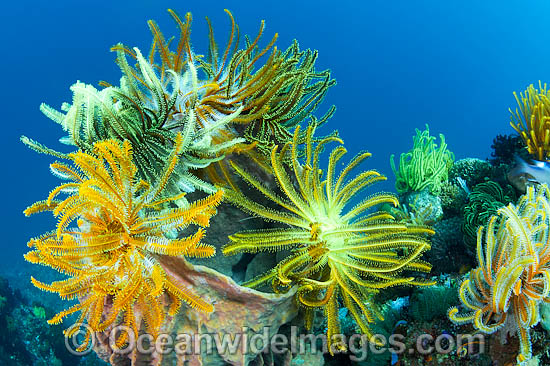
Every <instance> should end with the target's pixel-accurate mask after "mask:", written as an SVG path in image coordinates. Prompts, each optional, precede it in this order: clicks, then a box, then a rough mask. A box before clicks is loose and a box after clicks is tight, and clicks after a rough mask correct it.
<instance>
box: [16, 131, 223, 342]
mask: <svg viewBox="0 0 550 366" xmlns="http://www.w3.org/2000/svg"><path fill="white" fill-rule="evenodd" d="M182 141H183V138H182V136H181V135H180V134H179V135H178V136H177V138H176V143H175V147H174V150H173V151H172V153H171V155H170V157H169V159H168V161H167V163H166V167H165V169H164V171H163V172H161V174H160V175H159V179H158V183H157V185H155V186H150V185H149V184H148V183H146V182H144V181H143V180H139V179H137V168H136V165H135V164H134V162H133V161H132V148H131V145H130V143H129V142H128V141H124V143H122V145H121V144H120V143H119V142H117V141H115V140H106V141H102V142H98V143H96V144H95V154H94V155H91V154H88V153H84V152H77V153H73V154H69V158H70V159H71V160H72V162H73V163H74V165H75V166H76V168H73V167H70V166H68V165H65V164H62V163H58V162H56V163H53V164H51V169H52V171H53V172H54V173H55V174H56V175H57V176H59V177H61V178H65V179H66V180H68V181H69V183H64V184H62V185H60V186H58V187H57V188H55V189H54V190H53V191H52V192H51V193H50V195H49V197H48V199H47V200H45V201H39V202H37V203H35V204H33V205H31V206H30V207H28V208H27V209H26V210H25V214H26V215H27V216H28V215H30V214H33V213H36V212H40V211H46V210H51V211H53V213H54V215H55V216H57V217H58V218H59V221H58V224H57V228H56V230H55V231H53V232H50V233H47V234H45V235H43V236H41V237H38V238H35V239H31V240H30V242H29V247H31V248H33V250H32V251H30V252H29V253H27V254H26V255H25V259H26V260H27V261H29V262H32V263H38V264H42V265H46V266H49V267H52V268H54V269H56V270H58V271H59V272H61V273H64V274H66V275H67V276H68V278H67V279H65V280H62V281H57V282H54V283H52V284H45V283H42V282H40V281H37V280H35V279H34V278H32V282H33V284H34V285H35V286H36V287H38V288H40V289H42V290H45V291H50V292H55V293H58V294H59V296H60V297H61V298H63V299H75V298H78V299H79V303H77V304H76V305H74V306H72V307H71V308H69V309H67V310H64V311H62V312H60V313H59V314H57V315H55V316H54V317H53V318H52V319H50V320H49V323H54V324H56V323H60V322H61V321H62V320H63V318H65V317H66V316H68V315H70V314H72V313H75V312H78V311H80V312H81V314H80V317H79V319H78V320H77V324H78V323H82V322H84V321H85V320H87V323H88V325H89V326H90V328H91V330H92V331H93V332H101V331H103V330H105V329H106V328H107V327H109V326H110V325H113V324H114V323H115V322H117V323H119V322H121V323H122V324H124V325H126V326H128V327H129V328H131V329H133V331H134V334H136V335H137V334H138V333H137V331H138V327H139V325H140V324H139V323H138V318H137V317H136V311H139V314H141V317H142V318H143V320H144V321H145V324H146V326H147V328H148V330H149V331H150V332H151V333H153V334H156V333H158V331H159V328H160V327H161V325H162V324H163V322H164V318H165V315H166V311H164V308H163V303H164V302H163V301H162V295H163V294H165V295H166V296H167V298H168V299H169V303H170V304H171V305H170V308H169V310H168V313H169V314H171V315H173V314H175V313H176V312H177V311H178V309H179V306H180V305H181V303H182V302H185V303H186V304H188V305H189V306H191V307H193V308H194V309H197V310H199V311H204V312H211V311H213V307H212V305H211V304H209V303H208V302H207V301H206V300H205V299H201V298H200V297H198V296H196V295H194V294H193V293H192V292H190V291H188V290H186V289H181V288H178V287H177V284H176V283H175V281H174V280H173V279H172V278H170V276H169V275H168V274H167V273H166V272H165V271H164V269H163V268H162V266H161V265H160V264H159V262H158V261H157V259H156V256H157V255H167V256H194V257H209V256H212V255H213V254H214V252H215V248H214V247H212V246H209V245H205V244H202V243H201V242H200V241H201V239H202V237H203V236H204V231H203V230H202V229H199V230H198V231H197V232H196V233H195V234H194V235H191V236H189V237H186V238H181V239H169V238H166V237H165V236H164V233H166V232H169V231H172V230H180V229H184V228H185V227H187V226H188V225H189V224H196V225H200V226H202V227H206V226H208V225H209V219H210V217H211V216H212V215H213V214H215V212H216V210H215V207H216V206H217V205H218V204H219V203H220V201H221V199H222V191H218V192H217V193H215V194H213V195H210V196H208V197H206V198H204V199H203V200H199V201H196V202H194V203H192V204H189V205H188V206H187V207H183V208H177V209H164V210H163V209H162V208H163V207H166V206H165V203H166V202H167V201H171V200H176V199H178V198H179V197H180V196H181V195H178V196H174V197H171V198H161V193H162V190H163V188H164V187H165V186H166V183H167V181H168V179H169V177H170V175H171V173H172V171H173V169H174V167H175V166H176V163H177V160H178V154H179V153H180V149H181V145H182ZM60 193H67V194H68V197H67V198H65V199H64V200H62V201H60V200H56V197H57V196H58V195H59V194H60ZM75 219H78V226H79V227H78V228H69V225H70V224H71V223H72V222H73V221H74V220H75ZM119 317H120V318H121V319H122V320H121V319H119ZM66 335H67V336H70V335H71V334H70V332H66ZM91 336H92V334H90V333H88V334H87V335H86V342H84V344H83V345H82V347H81V349H85V348H86V347H88V344H89V341H90V337H91ZM127 337H128V334H127V333H125V332H124V333H123V334H122V335H121V336H120V337H119V338H118V339H117V344H118V345H119V346H121V345H123V344H124V343H125V342H126V341H127Z"/></svg>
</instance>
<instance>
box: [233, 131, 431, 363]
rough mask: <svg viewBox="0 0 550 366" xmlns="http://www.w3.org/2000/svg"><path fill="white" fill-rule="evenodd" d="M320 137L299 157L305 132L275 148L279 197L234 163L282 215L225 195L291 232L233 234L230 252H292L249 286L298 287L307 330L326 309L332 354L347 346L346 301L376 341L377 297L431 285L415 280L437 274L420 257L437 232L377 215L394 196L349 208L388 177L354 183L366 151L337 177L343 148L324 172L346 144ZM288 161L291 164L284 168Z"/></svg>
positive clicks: (364, 176)
mask: <svg viewBox="0 0 550 366" xmlns="http://www.w3.org/2000/svg"><path fill="white" fill-rule="evenodd" d="M313 133H314V129H313V128H312V127H309V128H308V130H307V132H306V138H305V152H304V151H299V149H300V148H301V146H300V143H299V140H300V131H299V128H297V129H296V131H295V133H294V139H293V141H292V142H290V143H288V144H286V145H285V146H284V147H283V148H282V149H279V148H278V147H277V146H275V147H274V148H273V150H272V152H271V166H272V171H273V175H274V176H275V178H276V181H277V183H278V187H279V189H280V192H279V193H276V192H274V191H272V190H270V189H268V188H267V187H266V186H265V185H263V184H262V183H261V182H260V181H258V180H257V179H256V178H254V177H253V176H252V175H251V174H249V173H247V172H246V171H244V170H243V169H241V168H240V167H238V166H237V165H233V168H234V169H235V171H236V172H237V173H238V174H239V175H240V176H241V177H242V178H243V179H244V180H245V181H246V182H248V183H249V184H250V185H251V186H252V187H254V188H255V189H257V190H258V191H260V192H261V193H262V194H263V195H264V196H265V197H266V198H268V199H269V200H271V201H272V202H273V203H275V204H276V205H278V206H279V209H277V210H275V209H272V208H269V207H267V206H264V205H263V204H260V203H258V202H254V201H252V200H250V199H249V198H247V197H246V196H245V195H244V194H243V193H242V192H240V191H234V190H232V191H226V197H227V198H228V199H229V200H230V201H232V202H234V203H235V204H236V205H238V206H240V207H241V208H243V209H244V210H246V211H248V212H250V213H252V214H254V215H257V216H260V217H263V218H266V219H268V220H271V221H275V222H280V223H283V224H285V225H286V226H285V227H281V228H276V229H268V230H254V231H243V232H239V233H236V234H234V235H231V236H230V237H229V239H230V243H228V244H227V245H226V246H225V247H224V248H223V252H224V254H233V253H238V252H259V251H279V250H285V249H288V250H291V252H290V255H289V256H288V257H287V258H285V259H284V260H282V261H281V262H280V263H279V264H278V265H277V266H276V267H275V268H274V269H272V270H270V271H268V272H267V273H266V274H264V275H262V276H260V277H258V278H256V279H253V280H252V281H250V282H249V283H247V285H250V286H256V285H259V284H261V283H264V282H266V281H272V284H273V288H274V290H275V291H277V292H279V291H285V290H287V289H289V288H290V287H291V286H294V285H296V286H297V288H298V292H297V299H298V302H299V304H300V305H301V306H302V307H303V309H304V310H305V312H306V326H307V327H308V328H311V326H312V322H313V314H314V309H315V308H322V309H323V310H324V313H325V316H326V318H327V340H328V344H329V347H330V352H331V353H332V352H333V351H334V349H340V350H341V349H344V348H345V346H344V345H343V344H341V343H340V342H338V339H337V336H336V335H337V334H339V333H340V324H339V320H338V308H339V303H338V299H339V298H340V299H341V300H342V301H343V304H344V305H345V306H346V308H348V309H349V311H350V313H351V315H352V316H353V318H354V319H355V321H356V322H357V325H358V326H359V327H360V329H361V331H362V332H363V333H364V334H365V335H366V336H367V337H368V338H369V339H371V336H372V333H371V331H370V329H369V326H368V325H367V324H368V323H370V322H373V321H374V317H375V316H378V317H381V316H380V314H379V312H378V311H377V310H376V307H375V304H374V303H373V301H372V295H373V294H374V293H376V292H377V291H378V290H379V289H382V288H386V287H390V286H394V285H426V284H428V283H429V282H427V281H422V280H417V279H415V278H413V277H412V276H411V275H410V271H422V272H428V271H430V269H431V266H430V265H429V264H428V263H426V262H424V261H422V260H420V256H421V254H422V253H423V252H425V251H426V250H428V249H429V248H430V244H429V242H428V240H427V239H426V238H425V237H424V235H423V234H433V231H432V230H431V229H430V228H428V227H425V226H412V225H406V224H404V223H399V222H397V221H396V220H395V219H394V218H393V217H392V216H391V215H390V214H388V213H387V212H383V211H375V212H371V211H372V210H371V209H372V208H374V207H376V206H377V205H379V204H381V203H391V204H393V205H397V204H398V200H397V197H396V196H394V195H393V194H389V193H378V194H374V195H372V196H369V197H366V198H364V199H363V200H361V201H359V203H357V204H356V205H355V206H353V207H352V208H351V209H349V210H347V209H346V206H347V205H348V204H349V203H350V201H352V200H353V199H354V198H356V197H357V195H358V194H359V192H360V191H362V190H363V189H364V188H366V187H368V186H370V185H371V184H373V183H375V182H378V181H381V180H385V179H386V178H385V177H384V176H382V175H381V174H379V173H378V172H376V171H374V170H368V171H364V172H362V173H360V174H358V175H357V176H355V177H354V178H351V179H348V175H349V173H350V172H351V171H352V170H353V169H354V168H356V167H357V166H358V165H359V164H360V163H361V162H362V161H363V160H365V159H366V158H367V157H369V156H370V154H369V153H367V152H363V153H360V154H358V155H357V156H356V157H355V158H353V160H352V161H351V162H350V163H349V164H348V165H347V166H345V167H344V168H343V169H342V171H341V172H340V173H339V174H338V175H336V174H335V173H336V172H335V168H336V165H337V164H338V162H339V161H340V159H341V158H342V156H343V155H344V154H345V153H346V149H345V148H344V147H343V146H338V147H336V148H335V149H333V150H332V152H331V153H330V158H329V163H328V169H327V170H326V174H323V172H322V171H321V169H319V163H320V156H321V153H322V151H323V149H324V147H325V145H326V144H327V143H330V142H339V143H342V141H341V140H340V139H339V138H337V137H327V138H323V139H321V140H319V141H318V142H317V143H314V139H313ZM301 153H304V155H305V164H303V165H302V164H301V163H300V162H299V161H298V156H299V155H302V154H301ZM289 158H290V159H289ZM289 160H290V161H291V163H290V166H285V162H286V161H289Z"/></svg>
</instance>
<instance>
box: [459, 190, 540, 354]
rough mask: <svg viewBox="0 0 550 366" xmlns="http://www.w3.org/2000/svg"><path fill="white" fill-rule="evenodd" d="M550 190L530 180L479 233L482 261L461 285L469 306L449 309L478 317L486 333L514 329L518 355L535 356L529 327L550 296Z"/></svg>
mask: <svg viewBox="0 0 550 366" xmlns="http://www.w3.org/2000/svg"><path fill="white" fill-rule="evenodd" d="M549 197H550V192H549V190H548V187H547V186H546V185H542V186H539V187H538V188H536V189H535V188H534V187H533V186H529V187H528V188H527V193H526V194H525V195H523V196H522V197H521V198H520V199H519V201H518V203H517V204H516V205H514V204H509V205H508V206H506V207H502V208H501V209H499V210H498V212H497V215H495V216H492V217H491V219H490V220H489V223H488V225H487V228H486V229H484V228H483V227H480V228H479V230H478V233H477V260H478V263H479V267H477V268H476V269H474V270H472V271H471V272H470V274H469V276H468V278H467V279H466V280H464V281H463V282H462V284H461V286H460V293H459V294H460V299H461V302H462V304H463V307H464V309H465V310H466V312H464V313H462V314H459V309H458V308H457V307H453V308H451V309H450V310H449V318H450V319H451V320H452V321H453V322H455V323H458V324H465V323H473V325H474V327H475V328H476V329H478V330H479V331H481V332H483V333H487V334H490V333H493V332H495V331H497V330H501V329H502V330H504V331H514V332H516V333H517V335H518V337H519V341H520V342H519V343H520V349H519V353H518V357H517V361H518V362H519V363H522V362H524V361H526V360H528V359H530V358H531V340H530V336H529V329H530V328H531V327H533V326H535V325H536V324H537V323H538V322H539V319H540V318H539V303H540V302H542V301H545V302H550V298H549V297H548V296H549V294H550V244H549V240H550V237H549V234H550V203H549V202H548V199H549Z"/></svg>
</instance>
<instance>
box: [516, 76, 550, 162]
mask: <svg viewBox="0 0 550 366" xmlns="http://www.w3.org/2000/svg"><path fill="white" fill-rule="evenodd" d="M514 97H516V101H517V104H518V107H519V110H518V109H517V108H516V110H515V112H513V111H512V110H511V109H510V113H511V115H512V116H511V121H510V125H511V126H512V127H513V128H514V130H516V132H517V133H519V135H520V136H521V139H522V140H523V142H524V143H525V145H526V147H527V151H529V154H531V155H532V156H533V157H534V158H535V159H537V160H548V159H550V98H549V97H550V90H548V89H547V87H546V84H544V85H543V84H542V83H540V82H539V89H536V88H535V87H534V86H533V85H532V84H531V85H529V87H528V88H527V89H526V90H525V93H520V95H519V96H518V95H517V93H514Z"/></svg>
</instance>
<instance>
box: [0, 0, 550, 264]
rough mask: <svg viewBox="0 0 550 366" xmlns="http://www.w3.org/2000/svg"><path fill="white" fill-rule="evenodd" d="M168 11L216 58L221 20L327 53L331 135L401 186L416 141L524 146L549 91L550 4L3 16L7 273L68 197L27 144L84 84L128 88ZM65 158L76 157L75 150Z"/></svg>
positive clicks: (159, 4) (50, 138)
mask: <svg viewBox="0 0 550 366" xmlns="http://www.w3.org/2000/svg"><path fill="white" fill-rule="evenodd" d="M167 8H173V9H175V10H176V11H178V12H179V13H180V15H181V16H183V15H184V13H185V12H187V11H191V12H192V13H193V18H194V22H193V28H192V39H193V45H194V50H195V51H196V52H198V53H204V52H205V51H206V47H207V44H208V43H207V27H206V22H205V21H204V17H205V16H207V15H208V16H209V17H210V19H211V20H212V23H213V25H214V27H215V33H216V36H217V38H218V40H219V43H220V46H223V44H224V42H225V40H226V37H227V35H228V30H229V20H228V18H227V16H226V14H225V13H224V12H223V9H224V8H228V9H230V10H231V11H232V12H233V14H234V16H235V18H236V20H237V22H238V24H239V25H240V28H241V33H242V34H244V33H246V34H250V35H253V36H255V35H256V32H257V30H258V27H259V24H260V21H261V20H262V19H265V21H266V29H265V33H264V37H263V44H267V42H268V41H269V40H270V38H271V36H272V35H273V34H274V33H275V32H278V33H279V40H278V42H277V44H278V45H279V47H280V48H283V49H284V48H286V47H287V46H288V45H289V44H290V42H291V41H292V40H293V39H294V38H296V39H298V40H299V42H300V46H301V47H302V48H314V49H317V50H319V58H318V61H317V68H318V69H319V70H324V69H326V68H330V69H331V70H332V75H333V77H334V78H335V79H336V80H337V82H338V84H337V85H336V86H335V87H333V88H332V89H331V90H330V91H329V93H328V95H327V97H326V99H325V103H324V104H323V105H322V106H321V107H320V109H319V114H321V113H323V112H324V111H326V110H327V108H328V107H329V106H330V105H331V104H335V105H336V106H337V112H336V115H335V116H334V117H333V119H332V120H331V121H330V122H329V123H328V124H327V125H326V126H325V127H324V129H323V130H322V131H320V132H325V133H329V132H330V131H332V129H334V128H337V129H338V130H339V131H340V134H341V136H342V137H343V139H344V141H345V143H346V146H347V148H348V150H349V151H350V153H356V152H358V151H360V150H363V149H366V150H369V151H370V152H372V153H373V157H372V158H371V159H370V160H369V161H368V163H367V164H366V165H365V167H368V168H375V169H378V170H379V171H381V172H382V173H384V174H386V175H387V176H388V177H389V180H388V182H387V184H385V185H384V184H381V185H379V186H378V187H377V188H378V189H385V190H393V174H392V172H391V169H390V166H389V156H390V154H392V153H396V154H397V156H398V154H399V153H401V152H404V151H406V150H408V149H409V148H410V147H411V145H412V136H413V134H414V130H415V128H423V127H424V125H425V123H429V124H430V129H431V131H432V133H434V134H437V133H443V134H445V136H446V138H447V143H448V145H449V148H450V149H451V150H452V151H454V153H455V155H456V157H457V159H458V158H464V157H478V158H482V159H485V158H487V157H488V156H489V154H490V145H491V142H492V139H493V138H494V137H495V135H497V134H499V133H511V132H513V130H512V129H511V127H510V126H509V112H508V108H509V107H515V101H514V98H513V95H512V92H513V91H514V90H516V91H521V90H523V89H524V88H525V87H526V86H527V85H528V84H530V83H537V82H538V80H539V79H540V80H543V81H545V80H546V81H550V62H549V60H550V47H548V45H549V44H550V31H549V28H548V24H549V20H550V18H549V14H550V12H549V10H550V3H549V2H547V1H542V0H540V1H535V0H530V1H495V0H491V1H488V0H486V1H472V0H470V1H450V0H446V1H441V0H438V1H412V0H408V1H386V0H384V1H342V0H340V1H336V2H334V1H330V2H328V1H297V2H295V1H292V2H291V1H269V2H267V1H266V2H264V1H233V2H217V1H210V2H206V1H195V2H189V1H117V2H112V1H109V2H107V1H94V2H75V1H53V2H38V1H10V2H6V3H4V4H3V6H2V12H1V14H0V17H1V19H0V20H1V22H0V27H2V29H1V33H0V34H1V35H2V36H1V37H2V41H3V42H2V50H3V51H2V57H1V58H0V64H1V66H2V81H3V83H2V95H3V97H2V99H1V100H2V114H1V118H2V122H3V126H4V127H3V134H2V144H1V148H2V158H3V159H2V162H3V164H2V172H3V173H2V178H3V179H2V196H3V197H2V203H3V209H2V210H1V211H0V212H1V215H2V216H1V220H2V228H3V230H2V232H3V235H2V239H1V240H2V241H1V244H0V245H1V249H2V255H1V256H0V269H3V270H8V271H11V270H12V269H14V268H15V267H17V266H20V265H21V263H22V254H23V253H24V252H25V251H26V245H25V244H26V242H27V240H28V239H29V238H30V237H32V236H36V235H38V234H41V233H43V232H45V231H47V230H49V229H51V228H53V225H54V223H55V222H54V220H53V218H51V215H49V214H42V215H35V216H33V217H30V218H25V217H24V216H23V214H22V211H23V209H24V208H25V207H26V206H27V205H29V204H31V203H32V202H34V201H36V200H40V199H44V198H45V197H46V196H47V194H48V192H49V191H50V190H51V189H52V188H53V187H54V186H55V185H56V184H57V183H58V181H57V179H56V178H54V177H53V176H52V175H51V174H50V172H49V169H48V163H50V162H51V161H52V158H51V157H49V156H44V155H39V154H37V153H35V152H33V151H31V150H29V149H28V148H26V147H25V146H24V145H23V144H22V143H20V142H19V137H20V135H22V134H24V135H27V136H29V137H31V138H33V139H36V140H38V141H40V142H42V143H44V144H45V145H47V146H49V147H53V148H59V149H63V148H64V146H63V145H60V144H59V143H58V142H57V140H58V138H59V137H61V136H62V133H61V129H60V127H59V126H58V125H56V124H55V123H54V122H52V121H51V120H49V119H48V118H46V117H45V116H44V115H42V113H41V112H40V111H39V109H38V107H39V105H40V103H41V102H46V103H48V104H49V105H51V106H53V107H56V108H59V107H60V105H61V103H62V102H64V101H68V102H70V101H71V93H70V91H69V86H70V85H71V84H72V83H74V82H75V81H76V80H81V81H83V82H87V83H92V84H94V85H97V82H98V81H100V80H106V81H110V82H113V83H117V82H118V79H119V77H120V72H119V69H118V68H117V66H116V65H115V63H114V62H113V60H114V54H113V53H111V52H109V47H111V46H112V45H114V44H116V43H118V42H123V43H125V44H126V45H129V46H138V47H140V48H141V49H142V50H148V49H149V46H150V40H151V35H150V32H149V29H148V27H147V24H146V21H147V20H148V19H155V20H156V21H157V22H158V23H159V24H160V27H161V29H162V30H163V31H164V32H165V33H166V34H174V31H175V29H176V28H175V25H174V23H173V22H172V20H171V19H170V17H169V15H168V13H167V12H166V9H167ZM64 151H67V149H65V150H64Z"/></svg>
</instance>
